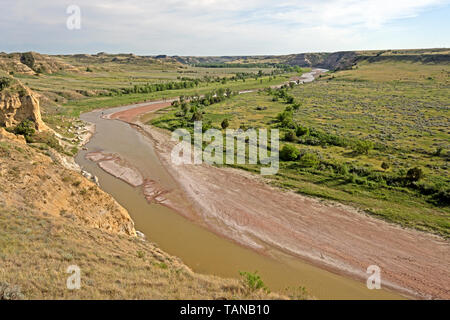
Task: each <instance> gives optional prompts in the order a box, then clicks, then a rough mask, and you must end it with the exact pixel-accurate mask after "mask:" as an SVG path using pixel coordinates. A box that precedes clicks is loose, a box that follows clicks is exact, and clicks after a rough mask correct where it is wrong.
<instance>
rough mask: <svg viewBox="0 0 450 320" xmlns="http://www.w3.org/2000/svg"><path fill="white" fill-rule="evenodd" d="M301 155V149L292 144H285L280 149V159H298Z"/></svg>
mask: <svg viewBox="0 0 450 320" xmlns="http://www.w3.org/2000/svg"><path fill="white" fill-rule="evenodd" d="M299 155H300V151H299V150H298V149H297V148H296V147H294V146H293V145H290V144H285V145H284V146H283V148H281V151H280V159H281V160H283V161H294V160H297V159H298V157H299Z"/></svg>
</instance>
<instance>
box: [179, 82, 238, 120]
mask: <svg viewBox="0 0 450 320" xmlns="http://www.w3.org/2000/svg"><path fill="white" fill-rule="evenodd" d="M237 94H238V93H237V92H235V91H232V90H231V89H230V88H226V89H223V88H219V89H217V90H213V91H211V92H208V93H206V94H205V95H203V96H200V95H197V94H196V95H192V96H190V97H185V96H180V98H179V99H178V100H176V101H174V102H172V106H173V107H175V108H180V110H179V111H178V112H176V113H175V115H176V116H177V117H185V118H186V117H188V114H189V113H192V116H191V117H190V121H200V120H202V119H203V113H204V111H203V112H202V111H201V110H202V109H203V108H205V107H207V106H209V105H212V104H214V103H219V102H221V101H224V100H225V99H229V98H231V97H232V96H234V95H237ZM224 125H226V127H228V124H224V123H222V127H223V126H224Z"/></svg>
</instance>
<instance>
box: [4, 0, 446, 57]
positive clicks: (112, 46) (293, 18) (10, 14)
mask: <svg viewBox="0 0 450 320" xmlns="http://www.w3.org/2000/svg"><path fill="white" fill-rule="evenodd" d="M0 12H2V17H1V20H0V30H1V37H0V39H1V41H0V51H3V52H17V51H20V52H23V51H37V52H41V53H48V54H70V53H97V52H109V53H134V54H138V55H157V54H167V55H181V56H185V55H197V56H207V55H269V54H290V53H303V52H319V51H320V52H323V51H326V52H334V51H345V50H370V49H414V48H442V47H447V48H449V47H450V0H359V1H356V0H316V1H306V0H278V1H272V0H258V1H256V0H184V1H181V0H147V1H138V0H71V1H67V0H39V1H35V0H0ZM78 13H79V14H78ZM78 22H79V24H77V23H78ZM78 27H79V28H78Z"/></svg>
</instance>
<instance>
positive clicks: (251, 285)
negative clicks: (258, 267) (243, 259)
mask: <svg viewBox="0 0 450 320" xmlns="http://www.w3.org/2000/svg"><path fill="white" fill-rule="evenodd" d="M239 274H240V275H241V277H242V282H243V284H244V286H245V288H246V289H247V290H248V291H249V292H255V291H257V290H264V291H266V292H269V288H267V286H266V285H265V284H264V282H263V281H262V279H261V277H260V276H259V274H258V272H257V271H255V272H253V273H252V272H242V271H241V272H239Z"/></svg>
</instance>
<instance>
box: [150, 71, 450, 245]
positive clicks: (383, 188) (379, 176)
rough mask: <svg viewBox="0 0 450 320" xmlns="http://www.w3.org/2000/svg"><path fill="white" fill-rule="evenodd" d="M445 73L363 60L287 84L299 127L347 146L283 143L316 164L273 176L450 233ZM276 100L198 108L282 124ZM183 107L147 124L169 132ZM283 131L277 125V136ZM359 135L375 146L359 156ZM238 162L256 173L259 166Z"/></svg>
mask: <svg viewBox="0 0 450 320" xmlns="http://www.w3.org/2000/svg"><path fill="white" fill-rule="evenodd" d="M449 72H450V67H449V66H448V65H445V64H442V65H425V64H418V63H404V62H396V63H393V62H383V63H381V62H378V63H372V64H370V63H367V62H363V63H362V64H359V65H358V66H357V67H356V68H354V69H353V70H348V71H340V72H336V73H330V74H327V75H325V76H323V77H321V79H320V80H318V81H316V82H313V83H309V84H305V85H301V86H297V87H295V88H294V89H292V90H288V94H289V95H292V96H293V97H294V99H295V102H296V103H300V104H301V106H300V108H299V109H298V110H297V111H294V112H293V116H292V118H293V122H294V123H295V124H296V125H301V126H303V127H307V128H309V129H310V131H316V132H322V133H326V134H328V135H331V136H336V137H339V138H341V139H343V140H344V141H348V142H347V143H346V144H344V145H332V144H330V143H323V141H322V142H320V141H319V143H318V145H311V143H309V142H308V141H309V140H308V139H306V138H307V137H300V138H299V139H297V138H296V139H295V140H294V142H282V143H281V146H282V145H283V144H285V143H291V144H293V145H294V146H295V147H296V148H298V149H300V150H301V152H302V153H306V154H312V153H313V154H316V155H317V157H318V158H319V160H320V161H319V164H318V165H315V164H312V165H311V166H307V165H306V166H305V165H302V163H301V161H291V162H282V163H281V166H280V171H279V173H278V174H277V175H275V176H271V177H270V178H269V180H270V182H271V183H273V184H275V185H277V186H279V187H282V188H288V189H292V190H295V191H297V192H299V193H302V194H307V195H311V196H317V197H322V198H326V199H330V200H336V201H339V202H344V203H348V204H352V205H354V206H357V207H360V208H362V209H364V210H366V212H368V213H370V214H372V215H374V216H377V217H379V218H382V219H385V220H387V221H390V222H395V223H398V224H400V225H402V226H405V227H411V228H416V229H419V230H425V231H431V232H434V233H437V234H440V235H442V236H445V237H448V236H449V235H450V210H449V207H448V193H449V189H450V179H449V172H448V169H449V167H448V160H449V156H450V153H449V152H450V144H449V141H450V131H449V129H448V123H449V118H450V111H449V107H450V105H449V100H448V97H449V93H450V90H449V89H450V83H449V77H448V74H449ZM273 100H274V99H273V95H270V94H267V93H266V92H257V93H256V92H255V93H247V94H242V95H239V96H236V97H233V98H231V99H227V100H225V101H223V102H220V103H216V104H213V105H210V106H208V107H204V108H202V111H203V113H204V114H203V122H211V124H212V126H213V127H215V128H220V123H221V122H222V120H223V119H225V118H226V119H228V120H229V123H230V128H239V127H241V126H243V127H245V128H274V127H280V123H279V122H277V121H276V116H277V114H279V113H280V112H283V111H284V110H285V108H286V107H287V106H289V104H287V103H286V102H285V100H284V99H278V101H273ZM258 107H259V108H258ZM178 110H179V109H178ZM178 110H177V109H175V108H173V107H171V108H167V109H166V110H163V111H160V112H159V118H156V119H153V120H152V121H151V123H153V124H154V125H157V126H159V127H162V128H166V129H169V130H173V129H175V128H177V126H181V125H182V124H183V123H185V122H183V121H182V119H181V118H180V117H177V116H176V115H175V114H176V112H177V111H178ZM190 116H191V115H190V114H188V115H187V116H186V118H187V119H189V117H190ZM188 123H189V122H188ZM285 132H286V130H285V129H284V128H281V137H283V136H284V134H285ZM358 141H371V142H372V144H373V145H374V149H373V150H370V151H369V153H368V154H358V153H356V152H355V147H354V144H355V143H356V142H358ZM438 150H441V151H440V153H439V152H437V151H438ZM383 162H384V163H385V164H388V166H389V167H388V168H387V169H383V168H382V164H383ZM237 167H239V168H241V169H245V170H249V171H253V172H259V167H258V166H257V165H253V166H251V165H240V166H237ZM413 167H420V168H421V169H422V171H423V173H424V178H423V179H421V180H420V181H418V182H407V181H406V180H405V176H406V172H407V171H408V170H409V169H410V168H413ZM439 191H441V193H439ZM445 192H447V195H446V196H445ZM437 197H438V198H437ZM439 197H440V198H439ZM445 199H446V200H445ZM445 201H447V202H445Z"/></svg>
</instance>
